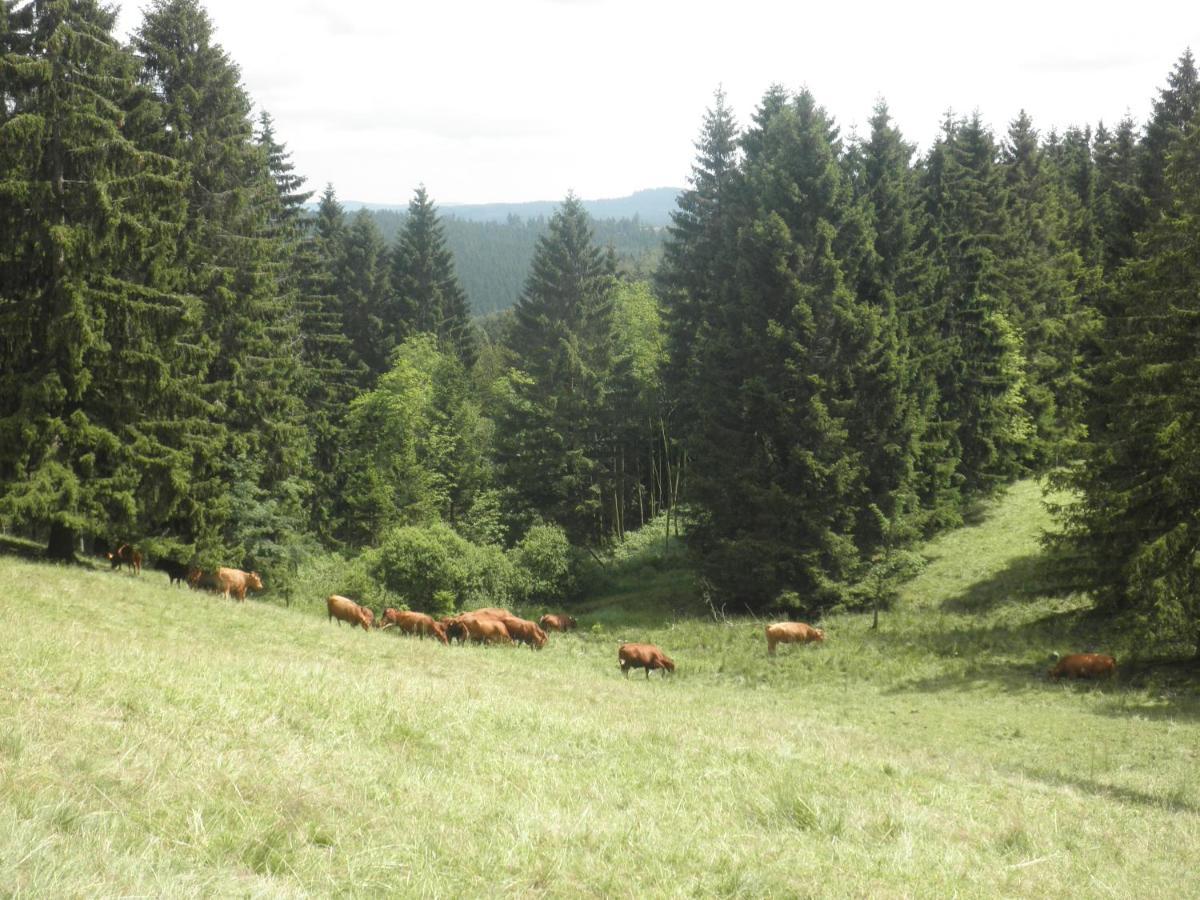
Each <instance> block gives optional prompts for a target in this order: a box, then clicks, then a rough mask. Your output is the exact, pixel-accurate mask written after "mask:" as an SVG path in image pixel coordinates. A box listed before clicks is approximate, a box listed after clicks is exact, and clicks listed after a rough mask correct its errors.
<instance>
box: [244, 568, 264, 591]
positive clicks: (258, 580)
mask: <svg viewBox="0 0 1200 900" xmlns="http://www.w3.org/2000/svg"><path fill="white" fill-rule="evenodd" d="M246 586H247V587H248V588H250V590H252V591H261V590H262V589H263V583H262V576H261V575H259V574H258V573H257V572H250V573H249V574H247V575H246Z"/></svg>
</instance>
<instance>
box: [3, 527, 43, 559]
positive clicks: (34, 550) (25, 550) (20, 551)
mask: <svg viewBox="0 0 1200 900" xmlns="http://www.w3.org/2000/svg"><path fill="white" fill-rule="evenodd" d="M0 554H3V555H4V556H18V557H20V558H21V559H29V560H34V561H37V562H42V561H44V560H45V559H46V548H45V547H44V546H43V545H41V544H35V543H34V542H33V541H30V540H26V539H25V538H18V537H13V536H12V535H8V534H0Z"/></svg>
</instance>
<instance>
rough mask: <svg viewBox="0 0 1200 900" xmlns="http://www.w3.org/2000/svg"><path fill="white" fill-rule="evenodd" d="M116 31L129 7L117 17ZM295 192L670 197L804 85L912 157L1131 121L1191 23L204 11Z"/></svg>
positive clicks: (684, 13)
mask: <svg viewBox="0 0 1200 900" xmlns="http://www.w3.org/2000/svg"><path fill="white" fill-rule="evenodd" d="M121 5H122V7H124V9H123V13H122V19H121V24H122V26H123V27H124V28H125V29H129V28H134V27H136V26H137V24H138V22H139V21H140V19H141V13H140V11H139V9H140V6H141V4H139V3H137V2H130V0H124V2H122V3H121ZM205 7H206V8H207V9H208V12H209V15H210V16H211V17H212V20H213V22H214V24H215V25H216V29H217V40H218V42H219V43H221V44H222V45H223V46H224V47H225V49H226V50H227V51H228V52H229V54H230V55H231V57H232V58H233V60H234V61H235V62H237V63H238V64H239V65H240V67H241V70H242V77H243V81H244V84H245V86H246V88H247V90H248V91H249V93H250V95H251V97H252V98H253V100H254V102H255V103H256V104H257V105H258V106H259V107H262V108H265V109H267V110H268V111H269V112H270V113H271V115H272V116H274V118H275V121H276V126H277V131H278V136H279V137H280V139H282V140H283V141H284V142H285V143H286V144H287V145H288V148H289V149H290V150H291V153H292V158H293V160H294V162H295V164H296V167H297V169H298V171H299V172H300V174H302V175H304V176H306V177H307V178H308V180H309V186H310V187H314V188H320V187H321V186H323V185H324V184H325V183H326V182H332V183H333V185H334V187H335V188H336V190H337V193H338V196H339V197H340V198H341V199H342V200H361V201H370V202H377V203H396V204H397V205H403V204H406V203H407V201H408V199H409V197H410V196H411V193H412V189H413V188H414V187H415V186H416V185H417V184H418V183H421V182H424V184H425V185H426V187H427V188H428V189H429V192H430V195H431V196H432V197H433V199H434V200H435V201H436V202H438V203H439V204H447V203H456V202H457V203H476V202H491V201H512V200H546V199H550V200H553V199H559V198H561V197H562V196H563V195H564V194H565V193H566V192H567V190H568V189H573V190H574V191H575V192H576V193H577V194H579V195H580V196H582V197H584V198H586V199H597V198H603V197H617V196H623V195H625V194H628V193H631V192H632V191H635V190H638V189H640V188H649V187H660V186H667V185H670V186H683V185H684V184H685V183H686V180H687V177H688V174H689V171H690V167H691V163H692V159H693V155H694V154H693V142H694V141H695V139H696V137H697V135H698V133H699V129H700V125H701V119H702V116H703V114H704V110H705V109H706V108H707V107H708V106H709V105H710V104H711V102H712V96H713V92H714V90H715V89H716V88H717V87H718V85H722V86H723V87H724V89H725V92H726V94H727V97H728V100H729V103H730V105H731V106H732V108H733V109H734V111H735V113H736V115H737V117H738V121H739V123H742V124H744V123H745V122H747V121H748V119H749V116H750V114H751V113H752V112H753V110H754V108H755V106H756V104H757V101H758V99H759V98H760V97H761V96H762V94H763V92H764V91H765V90H766V88H767V87H768V86H769V85H770V84H771V83H773V82H779V83H781V84H783V85H785V86H787V87H789V88H799V87H801V86H803V85H807V86H808V87H809V89H810V90H812V92H813V94H814V95H815V96H816V99H817V102H818V103H820V104H821V105H822V106H824V107H825V108H826V109H827V110H828V111H829V112H831V113H832V114H833V115H834V116H835V117H836V118H837V120H838V122H839V123H840V124H841V126H842V128H843V133H849V132H850V130H851V128H852V127H853V126H854V125H856V124H858V125H860V126H861V125H862V123H864V122H865V121H866V120H867V119H868V118H869V116H870V112H871V108H872V106H873V104H874V102H875V100H876V99H877V98H879V97H882V98H884V99H886V100H887V102H888V105H889V106H890V108H891V110H892V114H893V117H894V118H895V119H896V121H897V122H898V124H899V125H900V127H901V129H902V130H903V132H904V134H905V136H906V137H908V138H909V139H910V140H912V141H915V142H917V143H919V144H921V145H922V146H927V145H928V143H929V142H930V140H931V139H932V138H933V136H934V134H935V133H936V131H937V128H938V124H939V122H940V121H941V119H942V117H943V115H944V113H945V111H946V110H947V109H951V108H952V109H954V110H955V111H958V112H963V113H969V112H970V111H972V110H974V109H976V108H978V109H979V111H980V112H981V113H982V115H983V117H984V119H985V120H986V121H987V122H989V123H990V124H991V125H992V126H993V127H994V128H995V129H996V130H997V131H1001V132H1002V131H1003V130H1004V129H1005V128H1006V127H1007V124H1008V122H1009V121H1010V120H1011V119H1012V118H1013V117H1015V115H1016V114H1017V112H1018V111H1019V110H1020V109H1021V108H1024V109H1026V110H1027V111H1028V112H1029V113H1030V115H1032V116H1033V119H1034V123H1035V125H1036V126H1037V127H1038V128H1039V129H1041V130H1043V131H1046V130H1049V128H1050V127H1051V126H1058V127H1059V129H1060V130H1061V129H1062V128H1063V127H1065V126H1067V125H1070V124H1086V123H1093V124H1094V123H1095V122H1096V121H1098V120H1100V119H1103V120H1104V121H1106V122H1109V123H1111V122H1115V121H1116V120H1117V119H1119V118H1120V117H1121V116H1122V115H1123V114H1124V113H1125V112H1127V111H1128V112H1130V113H1132V114H1133V115H1134V117H1135V118H1136V119H1138V120H1139V121H1141V120H1143V119H1144V118H1145V117H1146V115H1147V114H1148V113H1149V110H1150V103H1151V100H1152V98H1153V97H1154V96H1155V95H1156V93H1157V90H1158V88H1159V87H1161V86H1162V85H1164V84H1165V82H1166V77H1167V74H1168V72H1169V71H1170V69H1171V68H1172V66H1173V65H1174V63H1175V61H1176V60H1177V59H1178V57H1179V55H1180V54H1181V53H1182V52H1183V49H1184V48H1185V47H1187V46H1189V45H1190V46H1191V47H1192V48H1193V50H1197V51H1200V12H1198V10H1200V4H1197V3H1196V2H1194V0H1193V2H1190V3H1181V2H1175V3H1168V2H1163V0H1143V2H1140V3H1129V2H1124V3H1121V4H1116V3H1112V4H1109V3H1105V2H1086V3H1084V2H1069V3H1068V2H1056V0H1040V2H1027V0H1008V2H1005V3H992V4H986V5H985V4H979V3H973V2H970V0H965V2H964V0H958V2H944V3H943V2H939V3H900V2H895V0H890V2H874V0H867V2H861V0H860V2H853V3H848V2H839V0H829V2H825V3H821V4H815V3H801V2H796V0H792V2H786V0H784V2H780V0H773V2H765V0H729V2H725V3H719V4H718V3H710V2H706V0H470V2H455V0H440V2H427V3H426V2H421V3H414V2H406V0H399V2H397V0H208V2H206V3H205Z"/></svg>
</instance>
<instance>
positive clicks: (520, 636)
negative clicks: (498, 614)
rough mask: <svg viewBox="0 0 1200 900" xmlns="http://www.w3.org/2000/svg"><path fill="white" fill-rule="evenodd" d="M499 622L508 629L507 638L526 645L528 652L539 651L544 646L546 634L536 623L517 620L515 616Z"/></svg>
mask: <svg viewBox="0 0 1200 900" xmlns="http://www.w3.org/2000/svg"><path fill="white" fill-rule="evenodd" d="M499 621H501V622H503V623H504V627H505V628H507V629H508V633H509V636H511V637H512V639H513V640H514V641H517V642H518V643H521V644H528V645H529V649H530V650H541V649H542V648H543V647H545V646H546V632H544V631H542V629H541V628H540V627H539V626H538V625H537V624H536V623H534V622H530V621H528V620H526V619H518V618H517V617H516V616H508V617H507V618H504V619H501V620H499Z"/></svg>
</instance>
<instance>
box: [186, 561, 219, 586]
mask: <svg viewBox="0 0 1200 900" xmlns="http://www.w3.org/2000/svg"><path fill="white" fill-rule="evenodd" d="M187 583H188V587H190V588H191V589H192V590H193V591H199V590H202V589H204V590H210V591H215V590H218V587H217V573H216V572H205V571H204V570H203V569H200V568H197V567H196V566H192V567H191V568H190V569H188V573H187Z"/></svg>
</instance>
